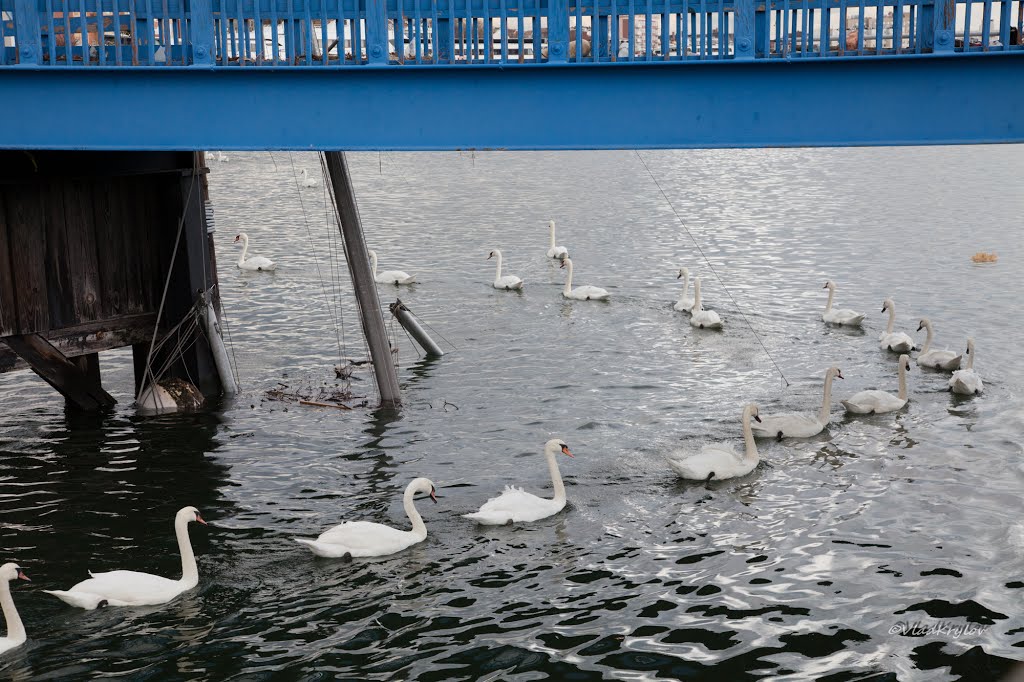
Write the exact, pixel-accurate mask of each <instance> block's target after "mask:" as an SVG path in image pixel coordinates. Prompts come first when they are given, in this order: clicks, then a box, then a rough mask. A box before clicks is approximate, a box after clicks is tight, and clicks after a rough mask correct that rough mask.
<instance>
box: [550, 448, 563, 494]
mask: <svg viewBox="0 0 1024 682" xmlns="http://www.w3.org/2000/svg"><path fill="white" fill-rule="evenodd" d="M557 457H558V455H556V454H555V453H553V452H552V453H550V454H548V471H550V472H551V485H553V486H554V488H555V497H554V501H555V502H558V503H561V504H565V484H564V483H562V472H560V471H559V470H558V461H557V459H556V458H557Z"/></svg>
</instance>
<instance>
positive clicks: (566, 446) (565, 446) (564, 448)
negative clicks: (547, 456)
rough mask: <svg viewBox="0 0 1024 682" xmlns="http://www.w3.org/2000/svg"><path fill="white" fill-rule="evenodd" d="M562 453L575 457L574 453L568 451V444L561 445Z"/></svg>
mask: <svg viewBox="0 0 1024 682" xmlns="http://www.w3.org/2000/svg"><path fill="white" fill-rule="evenodd" d="M562 454H563V455H569V456H570V457H572V458H573V459H576V456H575V455H574V454H572V453H571V452H569V446H568V445H563V446H562Z"/></svg>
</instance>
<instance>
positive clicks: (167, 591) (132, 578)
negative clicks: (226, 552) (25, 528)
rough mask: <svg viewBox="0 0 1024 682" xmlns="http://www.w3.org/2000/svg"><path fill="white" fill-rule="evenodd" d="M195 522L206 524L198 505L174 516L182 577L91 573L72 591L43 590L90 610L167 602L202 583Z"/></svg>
mask: <svg viewBox="0 0 1024 682" xmlns="http://www.w3.org/2000/svg"><path fill="white" fill-rule="evenodd" d="M193 521H195V522H196V523H201V524H203V525H204V526H205V525H206V521H203V517H202V516H200V515H199V510H198V509H196V508H195V507H182V508H181V509H180V510H178V513H177V514H175V516H174V534H175V536H177V538H178V550H179V551H180V552H181V579H180V580H171V579H170V578H164V577H162V576H159V575H153V574H152V573H140V572H139V571H108V572H106V573H92V572H90V573H89V575H91V576H92V577H91V578H89V579H88V580H83V581H82V582H80V583H78V584H77V585H75V586H74V587H72V588H71V589H69V590H66V591H64V590H43V591H44V592H46V593H47V594H52V595H53V596H55V597H57V598H58V599H60V600H61V601H63V602H65V603H67V604H70V605H71V606H78V607H80V608H83V609H87V610H92V609H95V608H96V607H98V606H149V605H152V604H165V603H167V602H169V601H171V600H172V599H174V598H175V597H177V596H178V595H179V594H181V593H182V592H185V591H186V590H191V589H192V588H193V587H195V586H196V585H198V584H199V568H198V567H197V566H196V555H195V554H194V553H193V552H192V543H191V542H190V541H189V538H188V524H190V523H192V522H193Z"/></svg>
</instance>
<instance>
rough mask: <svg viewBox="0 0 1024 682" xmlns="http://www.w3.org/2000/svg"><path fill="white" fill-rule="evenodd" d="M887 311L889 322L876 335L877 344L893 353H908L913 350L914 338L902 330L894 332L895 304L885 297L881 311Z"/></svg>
mask: <svg viewBox="0 0 1024 682" xmlns="http://www.w3.org/2000/svg"><path fill="white" fill-rule="evenodd" d="M886 310H888V311H889V324H888V325H886V327H885V331H884V332H882V334H881V336H879V337H878V340H879V342H880V343H879V345H881V347H882V349H883V350H891V351H893V352H894V353H909V352H910V351H912V350H914V339H912V338H910V336H909V335H908V334H904V333H903V332H894V331H893V330H892V328H893V325H894V324H896V304H895V303H893V301H892V299H891V298H887V299H885V302H884V303H883V304H882V312H883V313H884V312H885V311H886Z"/></svg>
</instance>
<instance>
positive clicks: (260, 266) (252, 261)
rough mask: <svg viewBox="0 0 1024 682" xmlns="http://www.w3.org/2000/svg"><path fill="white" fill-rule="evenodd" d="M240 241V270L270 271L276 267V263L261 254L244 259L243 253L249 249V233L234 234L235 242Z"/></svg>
mask: <svg viewBox="0 0 1024 682" xmlns="http://www.w3.org/2000/svg"><path fill="white" fill-rule="evenodd" d="M238 242H242V255H240V256H239V257H238V267H239V268H241V269H242V270H254V271H255V270H259V271H263V272H271V271H273V270H274V269H276V268H277V264H276V263H274V261H272V260H270V259H269V258H264V257H263V256H253V257H252V258H249V259H248V260H246V258H245V254H246V253H248V251H249V235H247V234H246V233H245V232H242V233H239V234H237V235H235V243H236V244H237V243H238Z"/></svg>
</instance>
